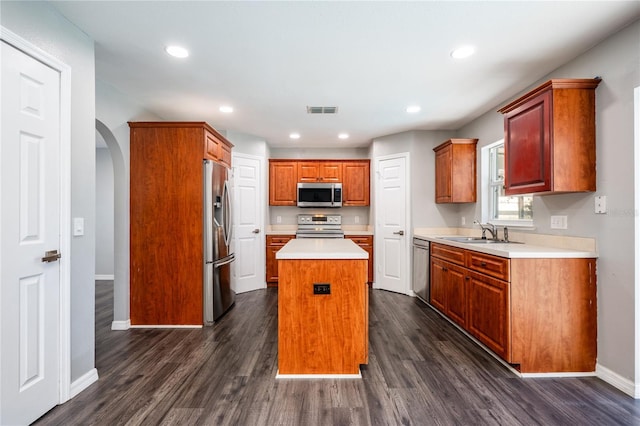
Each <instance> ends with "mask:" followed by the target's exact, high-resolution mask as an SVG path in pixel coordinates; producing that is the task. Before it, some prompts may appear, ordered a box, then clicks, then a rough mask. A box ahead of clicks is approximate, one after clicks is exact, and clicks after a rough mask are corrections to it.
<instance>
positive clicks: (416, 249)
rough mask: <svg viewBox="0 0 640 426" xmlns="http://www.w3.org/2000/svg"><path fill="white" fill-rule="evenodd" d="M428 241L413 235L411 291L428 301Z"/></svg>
mask: <svg viewBox="0 0 640 426" xmlns="http://www.w3.org/2000/svg"><path fill="white" fill-rule="evenodd" d="M429 287H430V282H429V241H427V240H425V239H422V238H420V237H413V292H414V293H415V294H416V296H418V297H419V298H420V299H422V301H424V302H426V303H429Z"/></svg>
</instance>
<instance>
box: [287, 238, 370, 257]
mask: <svg viewBox="0 0 640 426" xmlns="http://www.w3.org/2000/svg"><path fill="white" fill-rule="evenodd" d="M276 259H278V260H282V259H369V253H367V252H366V251H365V250H363V249H361V248H360V247H358V245H357V244H356V243H354V242H353V241H351V240H348V239H342V238H296V239H293V240H291V241H289V242H288V243H287V244H285V245H284V247H282V248H281V249H280V250H278V252H277V253H276Z"/></svg>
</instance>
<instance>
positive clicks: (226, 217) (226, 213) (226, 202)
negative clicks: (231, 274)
mask: <svg viewBox="0 0 640 426" xmlns="http://www.w3.org/2000/svg"><path fill="white" fill-rule="evenodd" d="M222 203H223V207H222V209H223V210H222V212H223V216H222V222H223V223H222V226H223V229H224V242H225V244H226V245H227V247H229V245H230V244H231V196H230V195H229V181H228V180H225V181H224V186H223V188H222Z"/></svg>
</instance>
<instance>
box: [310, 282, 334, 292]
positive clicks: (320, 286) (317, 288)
mask: <svg viewBox="0 0 640 426" xmlns="http://www.w3.org/2000/svg"><path fill="white" fill-rule="evenodd" d="M313 294H331V285H330V284H329V283H313Z"/></svg>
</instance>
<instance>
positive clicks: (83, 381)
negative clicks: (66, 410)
mask: <svg viewBox="0 0 640 426" xmlns="http://www.w3.org/2000/svg"><path fill="white" fill-rule="evenodd" d="M97 381H98V370H97V369H95V368H93V369H91V370H89V371H88V372H87V373H85V374H84V375H82V376H81V377H80V378H78V379H76V380H74V381H73V383H71V386H70V387H69V399H72V398H73V397H75V396H76V395H78V394H79V393H80V392H82V391H83V390H85V389H86V388H88V387H89V386H90V385H92V384H93V383H95V382H97Z"/></svg>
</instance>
